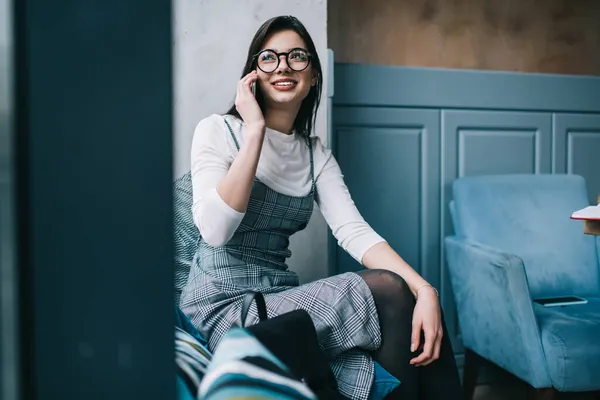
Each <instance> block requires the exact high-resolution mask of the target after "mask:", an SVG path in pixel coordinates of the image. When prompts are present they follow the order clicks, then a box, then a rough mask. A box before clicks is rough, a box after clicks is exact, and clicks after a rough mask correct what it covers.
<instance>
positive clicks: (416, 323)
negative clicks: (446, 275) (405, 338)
mask: <svg viewBox="0 0 600 400" xmlns="http://www.w3.org/2000/svg"><path fill="white" fill-rule="evenodd" d="M421 331H423V336H424V337H425V340H424V343H423V352H422V353H421V354H419V355H418V356H417V357H415V358H413V359H412V360H410V363H411V364H413V365H415V366H417V367H421V366H425V365H428V364H430V363H432V362H433V361H435V360H437V359H438V358H439V357H440V346H441V344H442V336H443V334H444V332H443V328H442V313H441V310H440V303H439V299H438V297H437V294H436V293H435V290H434V289H433V288H432V287H429V286H425V287H423V288H421V289H420V290H419V293H418V294H417V304H416V305H415V309H414V312H413V321H412V337H411V346H410V350H411V352H415V351H416V350H418V349H419V345H420V344H421Z"/></svg>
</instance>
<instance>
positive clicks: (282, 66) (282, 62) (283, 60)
mask: <svg viewBox="0 0 600 400" xmlns="http://www.w3.org/2000/svg"><path fill="white" fill-rule="evenodd" d="M284 71H285V72H289V71H291V68H290V66H289V65H288V63H287V57H286V56H285V54H281V55H280V56H279V66H278V67H277V69H276V70H275V72H284Z"/></svg>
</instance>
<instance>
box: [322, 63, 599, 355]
mask: <svg viewBox="0 0 600 400" xmlns="http://www.w3.org/2000/svg"><path fill="white" fill-rule="evenodd" d="M334 76H335V96H334V98H333V110H332V113H333V121H332V122H333V135H332V137H333V147H334V152H335V155H336V157H337V159H338V161H339V163H340V167H341V169H342V171H343V172H344V178H345V181H346V183H347V185H348V189H349V191H350V193H351V194H352V197H353V199H354V201H355V203H356V205H357V207H358V209H359V210H360V211H361V213H362V214H363V216H364V217H365V219H366V220H367V222H369V223H370V224H371V225H372V226H373V228H374V229H375V230H376V231H377V232H379V233H380V234H381V235H382V236H383V237H385V238H386V239H387V240H388V242H389V244H390V245H391V246H392V247H393V248H394V249H395V250H396V251H398V253H399V254H401V255H402V256H403V257H404V258H405V259H406V261H407V262H408V263H409V264H410V265H411V266H412V267H413V268H415V269H416V270H417V271H418V272H419V273H421V274H422V275H423V277H425V279H427V280H428V281H429V282H431V283H432V284H433V285H434V286H436V287H438V288H439V289H440V297H441V304H442V307H443V308H444V312H445V317H446V322H447V327H448V337H449V338H450V339H451V340H452V342H453V345H454V349H455V351H456V354H457V358H458V359H459V362H460V360H461V353H462V351H463V347H462V338H461V333H460V329H459V324H458V319H457V313H456V310H455V305H454V297H453V292H452V287H451V284H450V279H449V275H448V271H447V267H446V261H445V250H444V238H445V237H447V236H449V235H452V234H453V233H454V228H453V225H452V220H451V217H450V210H449V206H448V205H449V203H450V201H451V200H452V183H453V182H454V181H455V180H456V179H457V178H460V177H464V176H474V175H482V174H516V173H537V174H540V173H545V174H548V173H556V174H562V173H574V174H579V175H582V176H583V177H584V178H585V179H586V183H587V188H588V193H589V201H590V204H595V202H596V198H597V195H598V194H600V175H598V171H600V156H599V154H600V78H598V77H578V76H558V75H546V74H517V73H507V72H481V71H462V70H452V69H448V70H447V69H428V68H406V67H389V66H368V65H356V64H336V65H335V71H334ZM582 234H583V225H582ZM332 254H334V255H335V260H334V270H335V271H336V272H345V271H356V270H360V269H362V267H361V266H360V265H359V264H358V263H356V262H355V261H354V260H352V259H351V258H350V257H349V256H348V255H347V254H345V253H344V252H343V251H342V250H340V249H339V248H333V247H332Z"/></svg>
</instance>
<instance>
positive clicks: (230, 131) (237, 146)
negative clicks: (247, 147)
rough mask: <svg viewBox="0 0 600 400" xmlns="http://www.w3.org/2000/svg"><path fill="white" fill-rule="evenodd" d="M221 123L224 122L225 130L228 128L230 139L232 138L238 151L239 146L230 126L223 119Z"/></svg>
mask: <svg viewBox="0 0 600 400" xmlns="http://www.w3.org/2000/svg"><path fill="white" fill-rule="evenodd" d="M223 121H225V125H227V128H229V133H230V134H231V137H232V138H233V141H234V142H235V147H236V148H237V150H238V151H240V144H239V143H238V141H237V139H236V137H235V134H234V133H233V129H231V125H229V122H227V120H226V119H225V118H223Z"/></svg>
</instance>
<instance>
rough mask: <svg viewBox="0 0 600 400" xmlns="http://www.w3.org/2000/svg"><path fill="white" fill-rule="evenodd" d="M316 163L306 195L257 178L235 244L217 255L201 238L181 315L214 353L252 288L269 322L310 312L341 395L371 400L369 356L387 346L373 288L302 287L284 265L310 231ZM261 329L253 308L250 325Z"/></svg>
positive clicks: (343, 280) (344, 278) (339, 283)
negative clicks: (293, 241) (294, 239)
mask: <svg viewBox="0 0 600 400" xmlns="http://www.w3.org/2000/svg"><path fill="white" fill-rule="evenodd" d="M227 125H228V127H229V131H230V133H231V135H232V136H233V139H234V141H235V144H236V146H237V148H238V150H239V144H238V141H237V139H236V137H235V134H234V133H233V131H232V129H231V127H230V126H229V124H227ZM309 147H310V145H309ZM310 157H311V174H312V175H313V176H312V181H313V184H312V189H311V191H310V193H309V194H308V195H307V196H302V197H294V196H287V195H284V194H281V193H278V192H276V191H274V190H272V189H271V188H269V187H268V186H266V185H265V184H264V183H262V182H260V181H259V180H258V179H255V181H254V185H253V188H252V192H251V196H250V200H249V202H248V207H247V211H246V215H245V216H244V218H243V220H242V222H241V224H240V226H239V227H238V229H237V231H236V232H235V234H234V235H233V237H232V239H231V240H230V241H229V242H228V243H227V244H225V245H224V246H222V247H218V248H215V247H211V246H209V245H208V244H206V242H204V240H202V239H200V241H199V245H198V249H197V251H196V255H195V257H194V260H193V263H192V266H191V269H190V274H189V276H188V280H187V284H186V286H185V287H184V288H183V291H182V293H181V302H180V308H181V310H182V311H183V312H184V313H185V314H186V315H187V316H188V317H189V318H190V320H191V321H192V322H193V323H194V325H196V326H197V327H198V329H199V331H200V332H201V333H202V334H203V335H204V337H206V338H208V344H209V348H210V349H211V350H214V349H215V347H216V346H217V344H218V343H219V341H220V340H221V338H222V337H223V335H224V334H225V333H226V332H227V331H228V330H229V329H230V328H231V327H232V325H234V324H239V323H240V314H241V306H242V298H243V296H244V293H245V292H246V291H248V290H250V289H252V290H258V291H260V292H262V293H263V294H265V301H266V305H267V310H268V314H269V317H273V316H275V315H279V314H282V313H286V312H288V311H292V310H294V309H298V308H301V309H305V310H306V311H308V313H309V314H310V316H311V317H312V319H313V322H314V324H315V327H316V330H317V334H318V337H319V342H320V344H321V346H322V348H323V350H324V351H325V352H326V354H327V355H328V356H329V357H330V358H331V367H332V370H333V372H334V374H335V375H336V377H337V380H338V385H339V389H340V391H341V392H342V393H343V394H345V395H346V396H348V397H350V398H352V399H367V398H368V396H369V392H370V389H371V385H372V382H373V375H374V373H373V372H374V367H373V360H372V359H371V357H370V356H369V355H368V353H367V351H370V350H376V349H377V348H378V347H379V346H380V344H381V333H380V330H379V319H378V316H377V310H376V308H375V303H374V301H373V297H372V295H371V292H370V290H369V288H368V286H367V285H366V284H365V282H364V281H363V279H362V278H361V277H359V276H358V275H357V274H355V273H345V274H341V275H337V276H332V277H329V278H325V279H321V280H318V281H315V282H311V283H308V284H304V285H301V286H299V282H298V276H297V274H296V273H294V272H293V271H290V270H288V267H287V265H286V263H285V260H286V258H288V257H290V255H291V252H290V250H289V248H288V245H289V237H290V235H292V234H293V233H295V232H298V231H300V230H302V229H304V228H305V227H306V225H307V224H308V221H309V219H310V216H311V214H312V211H313V202H314V195H315V183H314V172H313V165H312V164H313V161H312V148H311V153H310ZM307 251H308V250H307ZM256 322H258V316H257V314H256V308H255V307H254V306H253V307H252V308H251V309H250V314H249V316H248V322H247V323H256ZM293 345H294V343H290V346H293Z"/></svg>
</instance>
